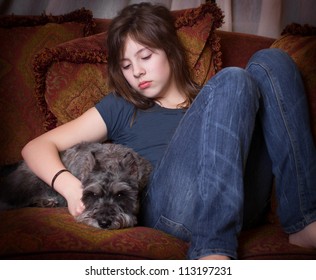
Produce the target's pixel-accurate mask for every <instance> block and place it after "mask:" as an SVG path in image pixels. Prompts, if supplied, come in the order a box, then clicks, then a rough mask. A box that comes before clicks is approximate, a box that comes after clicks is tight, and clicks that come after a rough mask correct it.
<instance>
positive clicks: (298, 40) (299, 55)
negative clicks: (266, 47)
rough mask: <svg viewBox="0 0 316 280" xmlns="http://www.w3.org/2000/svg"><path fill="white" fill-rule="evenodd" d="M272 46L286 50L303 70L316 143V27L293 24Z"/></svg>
mask: <svg viewBox="0 0 316 280" xmlns="http://www.w3.org/2000/svg"><path fill="white" fill-rule="evenodd" d="M282 34H283V35H282V37H281V38H279V39H278V40H276V41H275V42H274V43H273V44H272V46H271V47H272V48H280V49H283V50H284V51H286V52H287V53H288V54H289V55H290V56H291V57H292V58H293V59H294V61H295V62H296V64H297V66H298V68H299V69H300V71H301V74H302V78H303V81H304V84H305V88H306V94H307V99H308V104H309V111H310V120H311V129H312V133H313V136H314V142H315V144H316V63H315V61H316V27H312V26H307V25H305V26H302V25H299V24H291V25H289V26H287V27H286V28H285V29H284V31H283V32H282Z"/></svg>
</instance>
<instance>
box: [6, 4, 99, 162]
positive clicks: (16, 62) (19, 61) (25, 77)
mask: <svg viewBox="0 0 316 280" xmlns="http://www.w3.org/2000/svg"><path fill="white" fill-rule="evenodd" d="M93 23H94V22H93V19H92V13H91V12H90V11H88V10H85V9H81V10H77V11H74V12H72V13H69V14H66V15H63V16H48V15H42V16H14V15H11V16H3V17H0V41H1V44H0V106H1V107H0V108H1V110H0V119H1V136H0V141H1V142H0V143H1V150H0V158H1V160H0V164H8V163H12V162H16V161H17V160H19V159H20V158H21V156H20V151H21V149H22V147H23V146H24V145H25V144H26V143H27V142H28V141H29V140H31V139H32V138H34V137H36V136H38V135H39V134H41V133H43V132H44V131H45V130H44V126H43V123H44V122H45V118H44V115H43V114H42V113H41V112H40V110H39V108H38V107H37V103H36V99H35V98H34V87H35V79H34V76H33V69H32V61H33V58H34V55H35V54H36V53H37V52H39V51H40V50H41V49H43V48H47V47H48V48H50V47H53V46H56V45H58V44H60V43H62V42H65V41H69V40H72V39H75V38H79V37H83V36H86V35H89V34H91V30H92V28H93Z"/></svg>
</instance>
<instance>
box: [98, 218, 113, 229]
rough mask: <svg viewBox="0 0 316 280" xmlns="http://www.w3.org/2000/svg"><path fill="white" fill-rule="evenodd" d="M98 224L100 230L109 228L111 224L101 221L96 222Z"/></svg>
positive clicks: (108, 221)
mask: <svg viewBox="0 0 316 280" xmlns="http://www.w3.org/2000/svg"><path fill="white" fill-rule="evenodd" d="M98 224H99V226H100V227H101V228H104V229H105V228H109V227H110V226H111V224H112V222H111V220H101V221H98Z"/></svg>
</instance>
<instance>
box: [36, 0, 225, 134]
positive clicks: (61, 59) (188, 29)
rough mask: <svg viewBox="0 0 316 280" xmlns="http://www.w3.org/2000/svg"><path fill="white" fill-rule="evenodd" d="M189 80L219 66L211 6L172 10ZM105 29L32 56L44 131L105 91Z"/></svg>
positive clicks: (217, 18) (217, 21)
mask: <svg viewBox="0 0 316 280" xmlns="http://www.w3.org/2000/svg"><path fill="white" fill-rule="evenodd" d="M173 14H174V17H175V26H176V29H177V32H178V35H179V38H180V39H181V41H182V42H183V44H184V46H185V48H186V50H187V54H188V64H189V67H190V70H191V74H192V77H193V79H194V80H195V81H196V82H197V83H198V84H200V85H201V84H203V83H204V82H205V81H207V80H208V79H209V78H210V77H211V76H212V75H214V74H215V73H216V72H217V71H219V70H220V68H221V52H220V44H219V38H218V37H217V35H216V34H215V33H214V30H215V29H216V28H218V27H220V26H221V24H222V21H223V14H222V12H221V10H220V9H219V8H218V7H217V6H216V5H215V4H210V3H208V4H204V5H201V6H200V7H199V8H195V9H188V10H181V11H174V12H173ZM106 36H107V32H103V33H100V34H97V35H94V36H90V37H86V38H81V39H78V40H74V41H72V42H67V43H65V44H61V45H59V46H57V47H55V48H51V49H46V50H44V51H42V52H41V53H40V54H38V55H37V56H36V58H35V60H34V71H35V76H36V95H37V99H38V103H39V104H40V107H41V109H42V111H43V112H44V113H45V116H46V129H48V130H49V129H52V128H54V127H55V126H56V125H60V124H63V123H66V122H68V121H70V120H72V119H74V118H76V117H78V116H79V115H81V114H82V113H83V112H84V111H86V110H87V109H88V108H90V107H92V106H93V105H94V104H95V103H96V102H98V101H99V100H100V99H101V98H102V97H103V96H104V95H105V94H107V93H108V92H109V90H110V89H109V88H108V82H107V70H106V62H107V60H106V49H105V42H106Z"/></svg>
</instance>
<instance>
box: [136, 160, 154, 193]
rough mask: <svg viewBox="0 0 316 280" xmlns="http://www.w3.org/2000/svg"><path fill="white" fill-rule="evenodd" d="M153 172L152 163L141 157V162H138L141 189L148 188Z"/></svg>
mask: <svg viewBox="0 0 316 280" xmlns="http://www.w3.org/2000/svg"><path fill="white" fill-rule="evenodd" d="M151 171H152V165H151V163H150V162H149V161H148V160H146V159H144V158H142V157H139V161H138V185H139V188H140V189H141V190H142V189H143V188H145V187H146V186H147V184H148V181H149V177H150V174H151Z"/></svg>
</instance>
